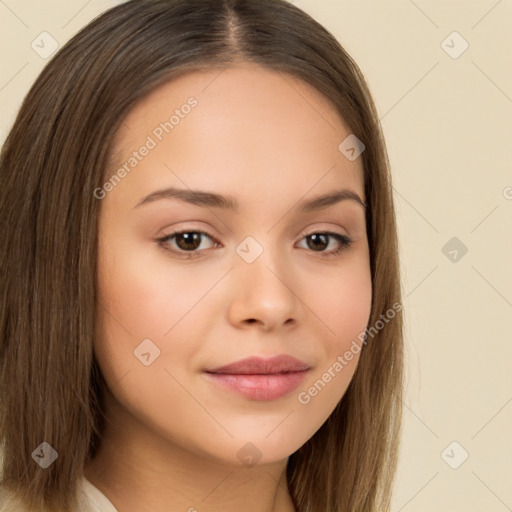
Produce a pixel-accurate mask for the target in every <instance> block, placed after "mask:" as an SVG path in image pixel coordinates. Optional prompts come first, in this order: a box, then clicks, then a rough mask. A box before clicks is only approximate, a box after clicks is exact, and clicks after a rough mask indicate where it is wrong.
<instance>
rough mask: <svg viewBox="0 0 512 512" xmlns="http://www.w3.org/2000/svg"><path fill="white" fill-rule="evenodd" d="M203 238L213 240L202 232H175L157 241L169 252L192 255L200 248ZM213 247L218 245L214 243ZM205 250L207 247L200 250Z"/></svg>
mask: <svg viewBox="0 0 512 512" xmlns="http://www.w3.org/2000/svg"><path fill="white" fill-rule="evenodd" d="M204 237H207V238H208V239H210V240H213V237H211V236H210V235H209V234H208V233H206V232H204V231H176V232H174V233H171V234H170V235H166V236H165V237H162V238H160V239H159V240H158V241H159V242H160V244H161V245H162V246H163V247H164V248H165V249H167V250H169V251H173V252H189V253H194V252H199V251H198V249H199V248H200V247H201V244H202V242H203V238H204ZM172 242H174V243H172ZM213 245H218V244H216V242H214V244H213ZM173 246H174V247H173ZM207 248H208V247H202V249H201V250H203V249H207Z"/></svg>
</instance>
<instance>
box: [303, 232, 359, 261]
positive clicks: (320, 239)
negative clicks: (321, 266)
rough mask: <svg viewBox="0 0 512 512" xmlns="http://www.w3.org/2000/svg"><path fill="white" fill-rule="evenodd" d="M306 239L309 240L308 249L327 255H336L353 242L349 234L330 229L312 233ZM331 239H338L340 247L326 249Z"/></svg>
mask: <svg viewBox="0 0 512 512" xmlns="http://www.w3.org/2000/svg"><path fill="white" fill-rule="evenodd" d="M304 239H305V240H307V242H306V245H307V248H308V249H311V250H312V251H313V252H319V253H323V254H325V256H335V255H337V254H339V253H340V252H341V251H343V250H344V249H346V248H348V247H350V245H351V244H352V240H351V239H350V238H348V237H347V236H345V235H341V234H339V233H332V232H329V231H326V232H317V233H311V234H309V235H306V236H305V237H304V238H303V240H304ZM331 239H334V240H336V242H337V244H338V247H337V248H335V249H333V250H330V251H326V250H325V249H326V248H327V247H329V243H330V241H331Z"/></svg>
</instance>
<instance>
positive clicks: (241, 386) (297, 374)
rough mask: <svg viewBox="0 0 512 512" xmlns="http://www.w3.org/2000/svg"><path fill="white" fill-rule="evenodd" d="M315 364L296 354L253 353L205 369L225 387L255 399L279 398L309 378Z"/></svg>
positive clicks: (209, 375)
mask: <svg viewBox="0 0 512 512" xmlns="http://www.w3.org/2000/svg"><path fill="white" fill-rule="evenodd" d="M309 370H311V367H310V366H309V365H308V364H307V363H305V362H303V361H300V360H298V359H296V358H294V357H292V356H288V355H280V356H276V357H271V358H270V359H264V358H261V357H249V358H247V359H242V360H240V361H236V362H234V363H230V364H228V365H225V366H220V367H218V368H212V369H209V370H205V372H204V373H205V378H206V379H207V380H208V381H209V382H211V383H214V384H216V385H217V386H219V387H220V388H222V389H225V390H229V391H231V392H232V391H234V392H236V393H238V394H240V395H242V396H244V397H246V398H250V399H252V400H275V399H277V398H281V397H284V396H286V395H288V394H290V393H291V392H292V391H293V390H294V389H296V388H297V387H298V386H299V385H300V384H301V383H302V382H303V381H304V379H305V378H306V376H307V374H308V373H309Z"/></svg>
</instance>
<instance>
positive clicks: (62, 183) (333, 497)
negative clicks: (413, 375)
mask: <svg viewBox="0 0 512 512" xmlns="http://www.w3.org/2000/svg"><path fill="white" fill-rule="evenodd" d="M240 61H247V62H252V63H257V64H260V65H262V66H264V67H266V68H268V69H271V70H274V71H278V72H285V73H289V74H291V75H293V76H296V77H299V78H300V79H302V80H304V81H305V82H308V83H309V84H311V85H312V86H313V87H315V88H316V89H317V90H318V91H320V92H321V93H323V95H324V96H325V97H326V98H327V99H328V100H330V101H331V103H332V104H333V106H335V108H336V109H337V111H338V112H339V114H340V116H342V117H343V119H344V121H345V122H346V123H347V125H348V126H349V127H350V129H351V131H352V133H353V134H355V135H356V136H357V137H358V138H359V139H360V140H361V141H363V143H364V144H365V146H366V149H365V150H364V152H363V153H362V155H361V158H362V159H363V167H364V187H365V197H366V202H367V204H368V208H367V214H366V215H367V218H366V221H367V234H368V242H369V247H370V263H371V276H372V287H373V298H372V310H371V315H370V320H369V326H374V325H375V324H376V323H377V322H379V320H380V322H381V323H382V320H381V319H382V317H383V313H385V312H387V311H389V310H391V309H394V311H395V314H394V318H393V319H392V320H391V321H389V322H386V325H385V327H384V328H382V329H381V330H378V332H376V333H374V332H372V338H371V340H369V341H368V342H367V343H366V344H365V345H364V346H363V347H362V350H361V354H360V360H359V363H358V367H357V369H356V372H355V374H354V376H353V379H352V381H351V383H350V385H349V387H348V389H347V391H346V393H345V395H344V396H343V398H342V400H341V401H340V402H339V404H338V405H337V407H336V408H335V410H334V411H333V412H332V414H331V416H330V417H329V418H328V420H327V421H326V422H325V423H324V424H323V425H322V427H321V428H320V429H319V430H318V431H317V432H316V433H315V434H314V435H313V437H312V438H311V439H310V440H308V441H307V442H306V443H305V444H304V445H303V446H302V447H301V448H300V449H298V450H297V451H296V452H295V453H293V454H292V455H291V456H290V458H289V461H288V466H287V477H288V485H289V489H290V493H291V496H292V499H293V501H294V504H295V507H296V509H297V511H299V512H317V511H322V512H341V511H343V512H349V511H351V512H361V511H364V512H371V511H377V510H378V511H383V510H386V509H388V508H389V505H390V499H391V492H392V483H393V478H394V475H395V469H396V464H397V456H398V446H399V438H400V429H401V417H402V393H403V391H402V390H403V334H402V329H403V326H402V324H403V320H402V313H401V307H399V308H396V307H395V308H394V307H393V304H395V306H396V304H401V285H400V276H399V260H398V247H397V229H396V220H395V213H394V207H393V198H392V187H391V176H390V171H389V162H388V157H387V154H386V149H385V144H384V140H383V137H382V133H381V129H380V125H379V120H378V115H377V112H376V109H375V106H374V104H373V101H372V99H371V95H370V92H369V90H368V88H367V85H366V83H365V80H364V77H363V75H362V73H361V71H360V70H359V68H358V67H357V65H356V64H355V63H354V61H353V60H352V58H351V57H350V56H349V55H348V54H347V53H346V51H345V50H344V49H343V48H342V47H341V46H340V44H339V43H338V42H337V41H336V39H335V38H334V37H333V36H332V35H331V34H330V33H329V32H328V31H327V30H326V29H325V28H324V27H322V26H321V25H320V24H318V23H317V22H316V21H315V20H313V19H312V18H311V17H310V16H309V15H307V14H306V13H304V12H303V11H302V10H300V9H299V8H297V7H295V6H293V5H291V4H289V3H288V2H286V1H285V0H258V1H255V0H154V1H151V0H136V1H135V0H133V1H129V2H126V3H124V4H121V5H119V6H117V7H115V8H113V9H110V10H108V11H106V12H105V13H103V14H102V15H101V16H99V17H98V18H96V19H95V20H93V21H92V22H91V23H89V24H88V25H87V26H86V27H85V28H83V29H82V30H81V31H80V32H79V33H78V34H77V35H75V36H74V37H73V38H72V39H71V40H70V41H69V42H68V43H67V44H66V45H64V46H63V47H62V48H61V49H60V51H59V52H58V53H57V54H56V55H55V56H54V57H53V59H52V60H51V61H50V62H49V63H48V65H47V66H46V67H45V68H44V70H43V71H42V73H41V74H40V76H39V77H38V78H37V80H36V82H35V83H34V85H33V86H32V88H31V89H30V91H29V93H28V94H27V96H26V98H25V100H24V102H23V104H22V106H21V109H20V111H19V114H18V116H17V118H16V121H15V123H14V125H13V127H12V129H11V131H10V133H9V135H8V137H7V140H6V142H5V145H4V147H3V150H2V153H1V155H0V179H1V183H2V187H1V192H0V213H1V215H0V217H1V222H2V233H3V243H2V244H0V245H1V249H0V261H1V270H0V272H1V301H2V302H1V313H0V315H1V319H0V337H1V338H0V364H1V366H0V372H1V373H0V406H1V409H0V415H1V418H0V419H1V423H0V440H1V442H2V445H3V474H2V482H1V483H2V486H3V487H4V488H5V489H7V490H9V491H10V492H13V493H15V495H16V496H17V497H18V498H19V499H20V500H21V501H22V502H23V503H24V504H25V505H26V506H27V508H29V509H30V510H32V509H34V510H38V511H40V510H59V511H62V510H74V509H76V504H77V501H76V499H77V496H76V484H77V482H78V479H79V478H81V476H82V470H83V468H84V465H85V463H86V461H87V460H89V459H90V458H93V457H94V455H95V453H96V450H97V447H98V443H99V441H100V439H101V432H102V425H103V423H102V421H103V409H102V404H103V402H102V396H103V389H104V386H105V381H104V380H103V377H102V375H101V372H100V371H99V367H98V365H97V362H96V359H95V355H94V351H93V339H94V326H95V315H94V311H95V304H96V265H97V263H96V258H97V234H98V231H97V226H98V215H99V205H100V202H99V201H98V199H96V197H95V196H94V193H93V191H94V190H95V189H96V188H97V187H101V186H102V184H103V182H104V174H105V170H106V166H107V162H108V158H109V151H110V149H111V144H112V141H113V138H114V136H115V134H116V132H117V129H118V128H119V126H120V123H121V122H122V120H123V119H124V118H125V116H126V115H127V113H128V112H129V111H130V109H132V108H133V107H134V105H135V104H136V102H137V101H139V100H141V99H142V98H143V97H145V96H146V95H147V94H148V93H149V92H150V91H152V90H153V89H154V88H155V87H157V86H158V85H161V84H163V83H164V82H167V81H169V80H171V79H172V78H173V77H176V76H178V74H181V73H184V72H187V71H189V70H196V69H204V68H206V67H210V68H218V69H219V70H220V69H221V68H222V67H224V66H229V65H233V64H236V62H240ZM340 142H341V141H340ZM374 331H375V329H374ZM44 441H45V442H47V443H48V444H50V445H51V446H52V447H53V448H54V449H55V450H56V451H57V452H58V459H57V460H56V461H55V462H54V463H53V464H51V465H50V466H49V467H48V468H47V469H42V468H41V467H40V466H39V465H38V464H36V463H35V462H34V460H32V453H33V452H34V450H35V449H36V448H37V447H38V446H39V445H40V444H41V443H42V442H44Z"/></svg>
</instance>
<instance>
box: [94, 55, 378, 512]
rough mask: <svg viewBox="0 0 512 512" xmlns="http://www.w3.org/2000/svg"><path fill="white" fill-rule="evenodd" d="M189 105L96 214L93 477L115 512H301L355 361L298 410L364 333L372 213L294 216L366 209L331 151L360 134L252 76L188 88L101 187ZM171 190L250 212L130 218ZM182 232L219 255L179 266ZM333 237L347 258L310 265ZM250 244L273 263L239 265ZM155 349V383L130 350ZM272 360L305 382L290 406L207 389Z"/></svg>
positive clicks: (162, 106)
mask: <svg viewBox="0 0 512 512" xmlns="http://www.w3.org/2000/svg"><path fill="white" fill-rule="evenodd" d="M190 96H193V97H195V98H196V99H197V101H198V105H197V106H196V107H195V108H193V109H192V110H191V112H190V113H189V114H188V115H187V116H185V117H184V118H183V119H180V122H179V124H178V125H177V126H175V128H174V129H173V131H172V132H170V133H169V134H166V135H165V136H164V137H163V140H162V141H161V142H159V143H158V145H157V147H156V148H154V149H152V150H151V151H150V152H149V154H148V155H147V156H146V157H144V158H143V159H142V161H140V163H138V165H137V166H136V167H135V168H134V169H133V170H132V171H131V172H130V173H129V174H128V175H127V176H126V177H125V178H124V179H123V180H122V181H121V182H120V183H119V184H117V185H116V186H115V187H114V188H113V189H112V190H111V191H109V192H108V193H107V194H106V195H105V197H104V198H103V199H102V200H101V210H100V225H99V254H98V294H99V296H98V297H99V300H98V308H97V319H98V321H97V335H96V342H95V350H96V354H97V359H98V362H99V365H100V368H101V371H102V373H103V375H104V377H105V380H106V382H107V384H108V388H109V391H108V393H107V396H106V417H107V420H108V421H107V426H106V431H105V440H104V442H103V443H102V445H101V448H100V451H99V453H98V455H97V457H96V458H95V459H94V460H93V461H92V462H91V463H90V464H89V465H88V466H86V468H85V470H84V473H85V476H86V477H87V478H88V479H89V480H90V481H91V482H92V483H93V484H94V485H96V486H97V487H98V488H99V489H100V490H101V491H102V492H103V493H104V494H105V495H106V496H107V497H108V498H109V499H110V500H111V501H112V503H113V504H114V505H115V506H116V508H117V509H118V510H119V511H120V512H131V511H137V512H141V511H151V512H163V511H166V512H169V511H190V512H192V511H194V510H198V511H201V512H209V511H218V510H222V511H224V512H231V511H235V510H236V511H239V510H244V511H246V512H270V511H279V512H290V511H294V507H293V504H292V502H291V499H290V496H289V493H288V490H287V486H286V479H285V469H286V463H287V459H288V457H289V456H290V455H291V454H292V453H293V452H294V451H296V450H297V449H298V448H299V447H300V446H302V445H303V444H304V443H305V442H306V441H307V440H308V439H310V438H311V437H312V436H313V434H314V433H315V432H316V431H317V430H318V429H319V428H320V427H321V425H322V424H323V423H324V422H325V420H326V419H327V418H328V417H329V415H330V414H331V412H332V411H333V409H334V407H335V406H336V404H337V403H338V402H339V400H340V399H341V398H342V396H343V394H344V393H345V391H346V389H347V387H348V384H349V383H350V380H351V378H352V376H353V374H354V371H355V369H356V366H357V362H358V359H359V354H356V355H354V358H353V359H352V360H351V361H350V362H349V363H348V364H347V365H346V366H345V367H344V369H343V371H341V372H339V373H338V374H337V375H336V377H334V378H332V379H331V381H330V382H329V383H328V384H327V385H326V386H325V387H324V389H323V390H322V391H321V392H319V393H318V394H317V395H316V396H315V397H312V398H311V401H310V402H309V403H308V404H301V403H300V402H299V401H298V398H297V397H298V394H299V392H301V391H304V390H307V389H308V388H310V387H311V386H312V385H313V383H315V382H316V381H317V380H318V379H320V378H321V377H322V374H324V373H325V372H326V371H327V369H328V368H329V367H332V365H333V363H334V362H335V361H336V360H337V357H338V356H339V355H343V354H344V353H345V352H346V351H347V350H348V349H349V347H350V346H351V343H352V342H353V340H355V339H357V336H358V335H359V334H360V333H361V332H362V331H364V330H365V328H366V326H367V324H368V319H369V315H370V308H371V294H372V288H371V275H370V260H369V247H368V240H367V236H366V224H365V209H364V207H363V206H361V205H360V204H358V203H357V202H356V201H353V200H344V201H341V202H338V203H336V204H334V205H331V206H329V207H327V208H324V209H321V210H318V211H315V212H312V213H306V214H299V213H298V212H297V211H295V210H294V207H295V205H296V203H297V202H298V201H300V200H302V199H311V198H312V197H315V196H317V195H321V194H325V193H328V192H332V191H334V190H339V189H342V188H348V189H351V190H353V191H354V192H355V193H357V194H358V195H359V197H360V198H361V199H362V200H363V201H364V200H365V197H364V184H363V170H362V163H361V158H357V159H356V160H355V161H349V160H348V159H347V158H345V156H344V155H343V154H342V153H341V152H340V151H339V150H338V146H339V144H340V142H341V141H342V140H343V139H345V137H347V135H349V134H350V133H351V131H350V129H349V127H348V126H347V125H346V124H345V123H344V121H343V120H342V119H341V118H340V117H339V115H338V114H337V112H336V111H335V110H334V108H333V107H332V106H331V105H330V103H329V102H328V101H327V99H326V98H325V97H323V96H322V95H321V94H320V93H319V92H318V91H316V89H313V88H312V87H311V86H309V85H308V84H306V83H304V82H302V81H300V80H299V79H297V78H293V77H291V76H289V75H286V74H281V73H276V72H273V71H269V70H266V69H264V68H262V67H259V66H256V65H253V64H246V63H245V64H244V63H242V64H237V65H236V66H235V65H233V66H232V67H230V68H227V69H225V70H224V71H222V72H220V70H202V71H198V72H189V73H187V74H185V75H182V76H181V77H179V78H178V79H175V80H174V81H172V82H169V83H167V84H164V85H163V86H160V87H159V88H158V89H157V90H155V91H154V92H153V93H152V94H151V95H149V96H148V97H146V98H145V99H144V100H143V101H141V102H140V103H139V104H138V105H137V106H136V107H135V109H134V110H132V111H131V113H130V114H129V115H128V116H127V118H126V119H125V122H124V123H123V125H122V127H121V129H120V130H119V132H118V134H117V136H116V141H115V146H114V153H113V155H114V158H115V162H114V161H113V162H112V166H111V167H110V169H109V172H108V173H107V179H108V177H110V176H111V175H112V174H114V173H115V171H116V169H118V168H119V166H120V165H122V163H123V162H125V161H126V160H127V159H128V158H129V157H130V155H131V154H132V152H133V151H134V150H137V149H138V148H139V147H140V146H141V145H142V144H144V142H145V141H146V140H147V137H148V135H151V134H152V132H153V130H154V129H155V127H156V126H158V125H159V123H161V122H162V121H165V120H167V119H168V118H169V116H170V115H171V114H172V113H173V111H174V110H175V109H176V108H180V107H181V106H182V105H183V104H185V103H186V101H187V98H189V97H190ZM170 186H174V187H179V188H183V189H189V188H191V189H199V190H204V191H209V192H215V193H218V194H223V195H229V196H234V197H235V198H236V199H237V200H238V201H239V203H240V205H241V206H240V211H239V212H234V211H229V210H226V209H222V208H217V207H201V206H198V205H193V204H189V203H187V202H185V201H183V200H180V199H161V200H157V201H153V202H150V203H148V204H145V205H142V206H139V207H136V205H137V204H138V203H139V201H141V199H143V198H144V197H145V196H147V195H148V194H150V193H152V192H154V191H155V190H159V189H163V188H166V187H170ZM180 229H186V230H188V231H192V232H197V231H201V230H204V231H207V232H208V233H209V234H210V235H211V236H212V237H213V238H212V239H209V238H208V237H203V238H202V239H200V245H199V242H198V244H197V245H196V247H199V248H198V249H195V252H196V255H195V257H193V258H191V259H186V257H185V256H186V255H187V254H189V253H190V251H189V252H188V253H187V252H186V251H184V250H183V249H181V253H180V254H177V253H173V252H172V249H174V250H175V251H178V252H179V251H180V248H183V246H184V245H185V248H186V247H187V246H186V244H184V243H183V241H182V242H181V245H178V240H177V238H174V239H169V240H167V242H165V243H164V244H162V243H159V242H158V241H157V239H158V238H161V237H163V236H165V235H168V234H171V233H172V232H173V231H176V230H180ZM325 231H333V232H336V233H339V234H343V235H346V236H348V237H350V238H351V239H352V241H353V242H352V245H351V246H350V247H348V248H345V249H343V250H342V251H341V253H340V254H339V255H337V256H331V257H329V256H327V255H326V253H327V252H330V251H334V250H335V249H337V248H338V247H339V246H340V245H339V243H338V242H337V241H336V239H335V238H327V239H326V241H325V243H324V245H323V246H321V245H320V247H318V248H317V246H315V245H314V244H311V241H310V238H309V239H308V237H307V235H310V234H312V233H322V232H324V233H325ZM247 236H251V237H253V238H254V239H255V240H256V241H257V242H258V244H259V245H260V246H261V247H262V248H263V252H262V254H261V255H260V256H259V257H258V258H256V260H255V261H254V262H252V263H250V264H249V263H247V262H246V261H245V260H244V259H242V258H241V257H240V256H239V254H238V253H237V252H236V248H237V247H238V246H239V244H240V243H241V242H242V241H243V240H244V239H245V238H246V237H247ZM308 240H309V245H308ZM216 244H217V245H216ZM163 246H166V247H168V248H169V249H170V250H167V251H166V250H165V249H164V248H163ZM322 251H323V252H322ZM192 252H193V251H192ZM199 253H200V254H199ZM183 254H185V256H183ZM197 254H199V256H198V255H197ZM148 338H149V339H151V340H152V342H153V343H154V344H155V345H156V346H157V347H158V348H159V350H160V356H159V357H157V358H156V359H154V361H153V362H152V363H151V364H150V365H149V366H145V365H144V364H142V363H141V361H140V360H139V359H138V358H137V357H135V356H134V350H136V348H137V347H138V346H139V345H140V343H141V342H142V340H144V339H148ZM278 354H290V355H292V356H294V357H296V358H298V359H300V360H302V361H305V362H307V363H308V364H309V365H310V366H311V370H310V372H309V374H308V376H307V378H306V380H305V381H304V382H303V383H302V384H301V385H300V386H299V388H297V389H296V390H295V391H293V392H291V393H290V394H289V395H287V396H284V397H282V398H279V399H275V400H270V401H256V400H252V399H249V398H247V397H244V396H242V395H239V394H238V393H235V392H233V391H230V390H225V389H221V388H219V387H218V386H217V385H215V384H212V383H211V382H209V381H207V380H206V379H205V375H204V373H203V370H204V369H205V368H213V367H216V366H220V365H225V364H228V363H231V362H233V361H237V360H239V359H242V358H245V357H248V356H252V355H259V356H262V357H269V356H273V355H278ZM249 442H250V443H252V444H253V445H254V446H255V447H257V449H258V451H259V452H260V454H261V458H260V459H259V461H258V463H257V464H256V465H254V466H252V467H248V466H247V465H246V464H244V463H243V462H242V461H241V460H240V459H239V458H238V457H237V452H238V451H239V450H240V449H241V448H242V447H243V446H244V445H246V443H249ZM246 450H249V451H251V450H253V451H254V449H253V448H246ZM251 453H253V452H251ZM254 453H255V452H254Z"/></svg>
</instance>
